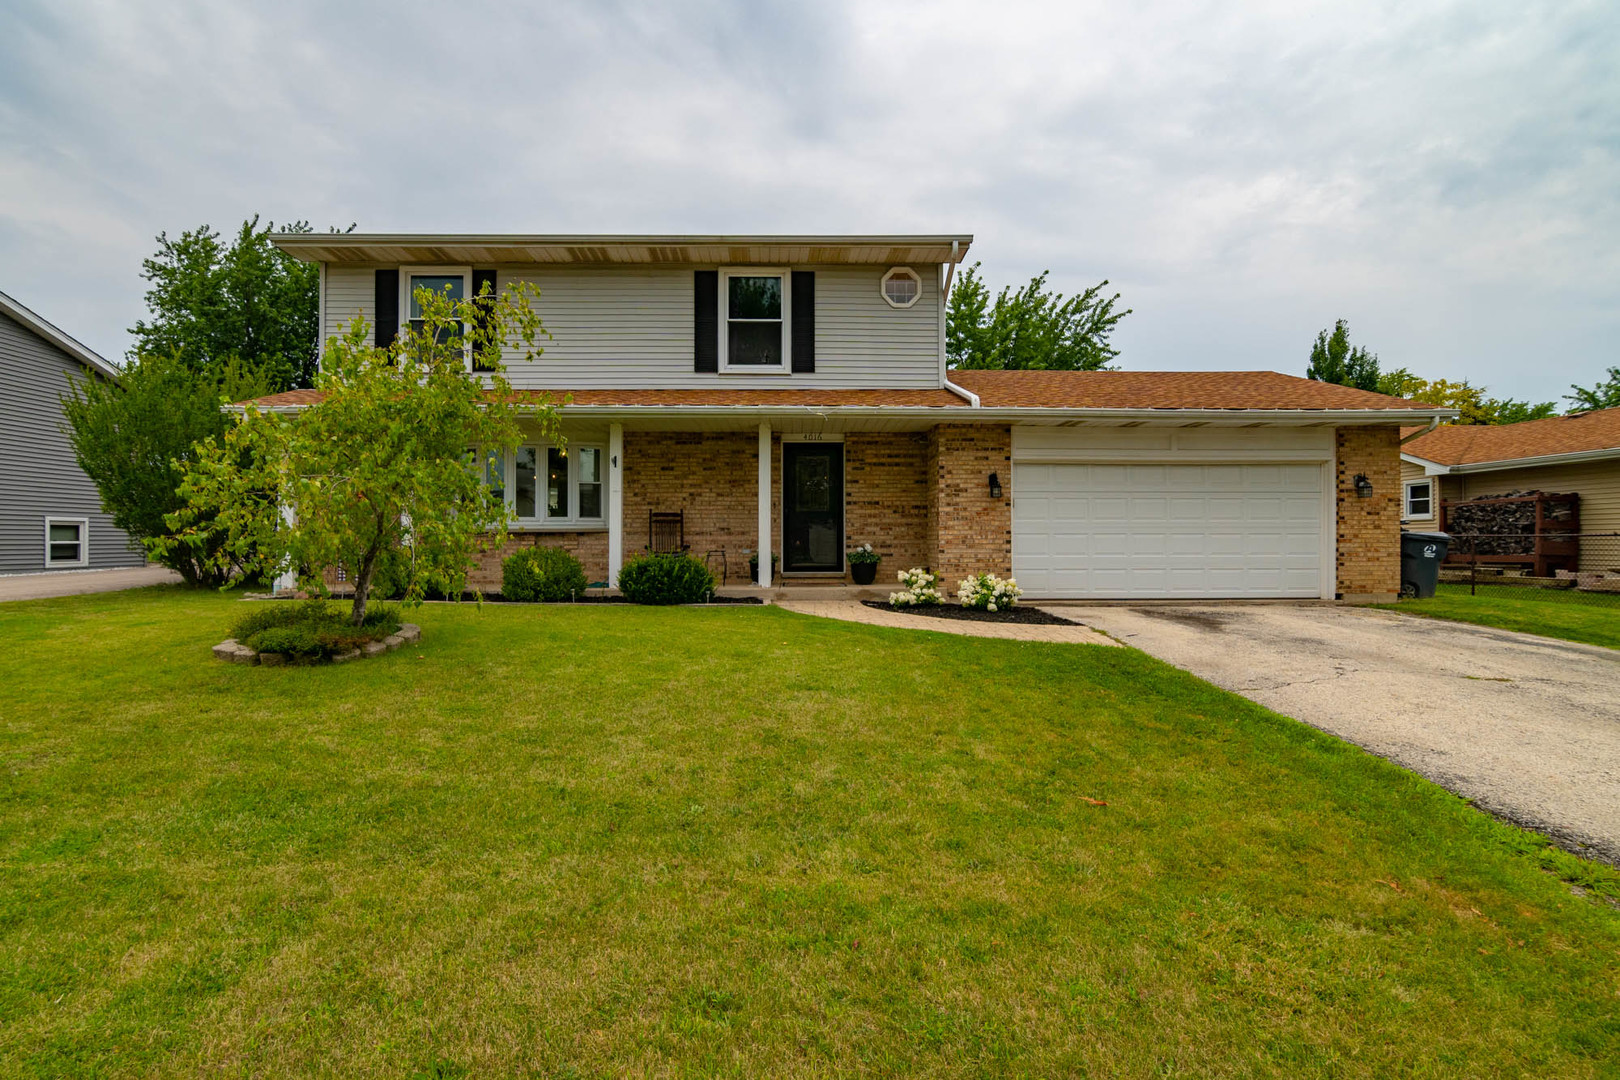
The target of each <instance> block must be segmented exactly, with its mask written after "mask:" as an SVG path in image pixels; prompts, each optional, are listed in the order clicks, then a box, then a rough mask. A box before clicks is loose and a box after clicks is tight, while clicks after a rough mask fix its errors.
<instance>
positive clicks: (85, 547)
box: [45, 517, 90, 570]
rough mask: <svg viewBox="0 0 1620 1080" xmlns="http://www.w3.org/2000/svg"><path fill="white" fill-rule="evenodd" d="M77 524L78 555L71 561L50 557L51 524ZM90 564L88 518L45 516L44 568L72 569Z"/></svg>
mask: <svg viewBox="0 0 1620 1080" xmlns="http://www.w3.org/2000/svg"><path fill="white" fill-rule="evenodd" d="M52 525H77V526H78V527H79V557H78V559H76V560H74V561H73V562H65V561H62V560H58V559H52V558H51V526H52ZM89 565H90V519H89V518H87V517H47V518H46V519H45V569H47V570H72V569H74V568H81V569H82V568H84V567H87V566H89Z"/></svg>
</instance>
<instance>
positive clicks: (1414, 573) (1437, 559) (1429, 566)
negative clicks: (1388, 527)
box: [1401, 531, 1451, 598]
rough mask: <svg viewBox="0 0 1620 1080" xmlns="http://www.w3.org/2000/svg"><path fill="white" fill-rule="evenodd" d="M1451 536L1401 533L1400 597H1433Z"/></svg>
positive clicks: (1434, 533) (1438, 533)
mask: <svg viewBox="0 0 1620 1080" xmlns="http://www.w3.org/2000/svg"><path fill="white" fill-rule="evenodd" d="M1450 546H1451V536H1450V534H1448V533H1443V532H1404V531H1403V532H1402V533H1401V595H1402V596H1411V597H1419V598H1421V597H1425V596H1433V595H1434V589H1435V586H1437V585H1439V584H1440V564H1441V563H1443V562H1445V561H1446V549H1447V548H1448V547H1450Z"/></svg>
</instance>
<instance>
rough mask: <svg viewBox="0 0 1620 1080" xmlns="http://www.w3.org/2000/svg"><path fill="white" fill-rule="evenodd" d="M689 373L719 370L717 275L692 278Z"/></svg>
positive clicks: (710, 273)
mask: <svg viewBox="0 0 1620 1080" xmlns="http://www.w3.org/2000/svg"><path fill="white" fill-rule="evenodd" d="M692 304H693V307H692V333H693V340H692V370H693V371H719V370H720V271H718V270H697V271H694V272H693V274H692Z"/></svg>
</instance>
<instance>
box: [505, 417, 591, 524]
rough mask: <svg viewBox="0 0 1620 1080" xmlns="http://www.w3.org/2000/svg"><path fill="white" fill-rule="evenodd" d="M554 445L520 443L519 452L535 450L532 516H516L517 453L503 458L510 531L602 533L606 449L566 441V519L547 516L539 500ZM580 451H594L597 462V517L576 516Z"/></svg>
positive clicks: (543, 504) (513, 452)
mask: <svg viewBox="0 0 1620 1080" xmlns="http://www.w3.org/2000/svg"><path fill="white" fill-rule="evenodd" d="M556 446H557V444H556V443H549V442H523V443H521V444H520V445H519V447H518V449H519V450H521V449H523V448H525V447H531V448H533V450H534V451H535V475H534V510H535V516H534V517H519V516H518V512H517V450H513V451H512V452H511V453H510V454H507V455H506V468H505V470H504V471H503V473H502V477H503V479H504V482H505V496H506V499H505V501H506V510H507V513H508V514H510V515H511V520H512V522H513V525H512V529H513V531H516V532H603V531H605V530H606V529H607V466H606V464H605V463H606V461H607V446H606V444H603V443H597V442H574V441H572V440H570V441H569V442H567V443H565V444H563V449H565V450H566V451H567V455H566V457H567V461H568V507H569V510H570V514H569V516H568V517H555V518H554V517H547V516H546V513H545V510H546V500H545V499H543V498H541V495H542V493H543V492H544V491H545V487H544V485H542V484H541V483H540V478H541V477H542V476H544V475H545V473H546V469H547V464H546V462H547V461H548V459H549V453H550V451H551V450H552V449H554V448H556ZM579 450H595V451H596V454H597V457H596V460H597V462H598V471H599V473H600V475H601V479H600V480H598V481H597V484H598V485H600V486H601V488H602V498H601V507H602V515H601V516H600V517H581V516H580V515H579V464H578V462H579V457H578V454H577V451H579Z"/></svg>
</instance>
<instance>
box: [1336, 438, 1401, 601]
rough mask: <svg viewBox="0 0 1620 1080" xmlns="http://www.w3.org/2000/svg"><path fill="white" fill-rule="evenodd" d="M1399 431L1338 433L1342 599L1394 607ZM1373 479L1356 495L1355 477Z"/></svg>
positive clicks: (1397, 581)
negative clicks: (1364, 493) (1366, 492)
mask: <svg viewBox="0 0 1620 1080" xmlns="http://www.w3.org/2000/svg"><path fill="white" fill-rule="evenodd" d="M1400 443H1401V430H1400V428H1398V427H1342V428H1338V429H1337V430H1336V431H1335V432H1334V449H1335V460H1334V467H1333V473H1334V487H1335V489H1336V490H1335V499H1336V502H1337V508H1338V514H1337V516H1338V530H1337V533H1338V550H1337V552H1336V558H1337V567H1338V596H1339V599H1341V600H1343V601H1345V602H1347V603H1351V604H1377V603H1390V602H1391V601H1393V600H1394V599H1395V597H1396V595H1397V594H1398V593H1399V592H1400V588H1401V446H1400ZM1357 474H1361V475H1363V476H1365V477H1366V478H1367V479H1368V480H1370V481H1372V486H1373V493H1372V496H1371V497H1370V498H1365V499H1364V498H1362V497H1360V496H1359V495H1357V494H1356V476H1357Z"/></svg>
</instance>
